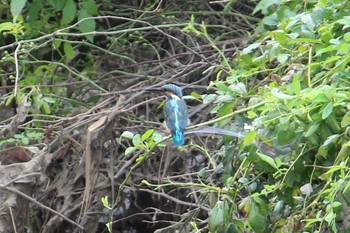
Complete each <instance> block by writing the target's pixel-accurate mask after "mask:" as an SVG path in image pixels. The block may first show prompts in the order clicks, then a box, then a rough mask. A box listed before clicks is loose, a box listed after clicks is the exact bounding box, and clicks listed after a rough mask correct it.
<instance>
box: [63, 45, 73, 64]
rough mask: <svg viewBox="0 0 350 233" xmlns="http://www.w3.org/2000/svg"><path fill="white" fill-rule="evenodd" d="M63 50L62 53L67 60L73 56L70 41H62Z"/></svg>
mask: <svg viewBox="0 0 350 233" xmlns="http://www.w3.org/2000/svg"><path fill="white" fill-rule="evenodd" d="M63 51H64V54H65V55H66V57H67V58H68V59H69V60H71V59H73V58H74V49H73V46H72V45H71V43H69V42H64V44H63Z"/></svg>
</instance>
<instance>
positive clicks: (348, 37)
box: [343, 32, 350, 42]
mask: <svg viewBox="0 0 350 233" xmlns="http://www.w3.org/2000/svg"><path fill="white" fill-rule="evenodd" d="M343 37H344V40H345V41H347V42H349V41H350V32H347V33H345V34H344V36H343Z"/></svg>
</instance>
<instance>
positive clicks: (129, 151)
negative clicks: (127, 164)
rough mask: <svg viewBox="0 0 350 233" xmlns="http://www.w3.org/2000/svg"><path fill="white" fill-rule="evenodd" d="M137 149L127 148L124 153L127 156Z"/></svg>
mask: <svg viewBox="0 0 350 233" xmlns="http://www.w3.org/2000/svg"><path fill="white" fill-rule="evenodd" d="M136 149H137V148H136V147H134V146H130V147H128V148H126V150H125V152H124V153H125V155H128V154H130V153H132V152H134V151H135V150H136Z"/></svg>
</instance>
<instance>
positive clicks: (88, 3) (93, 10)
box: [81, 0, 98, 15]
mask: <svg viewBox="0 0 350 233" xmlns="http://www.w3.org/2000/svg"><path fill="white" fill-rule="evenodd" d="M81 5H82V6H83V8H84V9H85V10H86V11H87V12H88V13H89V14H90V15H98V10H97V6H96V3H95V2H94V1H93V0H84V1H83V2H82V3H81Z"/></svg>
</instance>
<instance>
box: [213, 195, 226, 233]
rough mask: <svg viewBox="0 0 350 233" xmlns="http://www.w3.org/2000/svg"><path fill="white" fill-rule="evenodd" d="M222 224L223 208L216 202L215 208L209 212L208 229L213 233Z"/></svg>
mask: <svg viewBox="0 0 350 233" xmlns="http://www.w3.org/2000/svg"><path fill="white" fill-rule="evenodd" d="M223 222H224V208H223V205H222V203H221V202H218V203H217V204H216V206H215V207H214V208H213V209H212V210H210V212H209V229H210V231H211V232H215V231H216V229H217V228H218V227H219V226H220V225H221V224H223Z"/></svg>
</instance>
